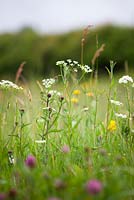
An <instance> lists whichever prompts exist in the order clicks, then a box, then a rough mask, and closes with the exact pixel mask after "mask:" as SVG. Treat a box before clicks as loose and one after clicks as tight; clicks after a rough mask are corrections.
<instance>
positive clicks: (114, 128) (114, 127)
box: [108, 120, 117, 131]
mask: <svg viewBox="0 0 134 200" xmlns="http://www.w3.org/2000/svg"><path fill="white" fill-rule="evenodd" d="M116 129H117V126H116V122H115V121H114V120H111V121H110V123H109V125H108V130H109V131H115V130H116Z"/></svg>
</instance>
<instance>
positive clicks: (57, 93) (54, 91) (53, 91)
mask: <svg viewBox="0 0 134 200" xmlns="http://www.w3.org/2000/svg"><path fill="white" fill-rule="evenodd" d="M49 94H51V96H54V95H56V96H61V93H60V92H58V91H57V90H50V91H49Z"/></svg>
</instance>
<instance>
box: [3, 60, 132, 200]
mask: <svg viewBox="0 0 134 200" xmlns="http://www.w3.org/2000/svg"><path fill="white" fill-rule="evenodd" d="M56 65H57V67H59V68H60V72H61V73H60V75H58V76H56V77H54V78H51V79H44V80H43V81H42V82H40V81H37V85H38V89H37V86H36V87H35V86H34V88H33V89H31V90H32V92H31V90H30V89H29V87H28V86H26V85H25V86H22V87H20V86H17V85H16V84H13V83H12V82H9V81H1V82H0V88H1V93H0V95H1V107H0V110H1V112H0V125H1V126H0V152H1V154H0V172H1V173H0V200H4V199H20V200H21V199H27V200H28V199H47V200H62V199H65V200H68V199H69V200H74V199H77V200H82V199H83V200H90V199H97V200H98V199H100V200H122V199H123V200H132V199H133V198H134V189H133V188H134V177H133V176H134V143H133V141H134V135H133V133H134V129H133V128H134V122H133V112H134V110H133V109H134V108H133V98H134V83H133V79H132V78H131V77H130V76H128V75H127V76H123V77H120V78H119V80H118V79H115V78H114V75H113V74H114V73H113V72H114V67H115V63H114V62H112V61H111V62H110V67H108V68H107V71H108V77H109V78H108V80H107V82H106V81H104V80H103V83H102V84H101V81H100V80H98V78H97V76H95V78H94V76H93V71H92V69H91V68H90V67H88V66H87V65H84V64H78V62H76V61H71V60H70V59H69V60H67V61H58V62H57V63H56ZM85 76H87V77H86V81H85V79H84V77H85ZM87 78H89V80H88V81H87ZM104 82H105V83H104ZM106 83H107V84H106ZM35 88H36V89H35ZM36 90H38V92H36ZM39 92H40V99H39V95H38V94H39Z"/></svg>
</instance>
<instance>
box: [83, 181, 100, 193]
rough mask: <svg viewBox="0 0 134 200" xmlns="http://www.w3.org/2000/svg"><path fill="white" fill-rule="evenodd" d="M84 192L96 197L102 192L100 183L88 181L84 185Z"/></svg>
mask: <svg viewBox="0 0 134 200" xmlns="http://www.w3.org/2000/svg"><path fill="white" fill-rule="evenodd" d="M86 190H87V192H88V193H89V194H92V195H96V194H99V193H100V192H101V191H102V183H101V182H100V181H98V180H95V179H93V180H90V181H88V182H87V184H86Z"/></svg>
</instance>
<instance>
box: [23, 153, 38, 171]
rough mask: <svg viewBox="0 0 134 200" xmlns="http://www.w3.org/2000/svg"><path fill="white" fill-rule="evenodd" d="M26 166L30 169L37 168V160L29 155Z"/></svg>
mask: <svg viewBox="0 0 134 200" xmlns="http://www.w3.org/2000/svg"><path fill="white" fill-rule="evenodd" d="M25 164H26V166H27V167H29V168H34V167H35V166H36V158H35V157H34V156H32V155H29V156H28V157H27V159H26V161H25Z"/></svg>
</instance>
